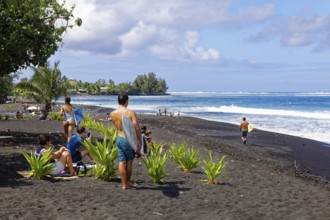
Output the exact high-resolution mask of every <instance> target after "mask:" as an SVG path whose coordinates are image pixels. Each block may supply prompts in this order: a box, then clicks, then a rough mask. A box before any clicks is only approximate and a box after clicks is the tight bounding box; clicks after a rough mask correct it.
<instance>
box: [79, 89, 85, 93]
mask: <svg viewBox="0 0 330 220" xmlns="http://www.w3.org/2000/svg"><path fill="white" fill-rule="evenodd" d="M78 92H79V93H86V92H87V91H86V90H85V89H78Z"/></svg>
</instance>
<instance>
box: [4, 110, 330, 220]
mask: <svg viewBox="0 0 330 220" xmlns="http://www.w3.org/2000/svg"><path fill="white" fill-rule="evenodd" d="M75 106H78V105H75ZM1 107H3V106H2V105H0V110H1ZM81 107H83V108H84V110H85V112H86V113H89V114H91V115H92V116H93V117H94V118H95V119H96V120H98V119H100V118H101V117H104V116H105V114H106V112H108V111H109V110H111V109H108V108H102V107H97V106H81ZM138 120H139V123H140V125H145V126H147V128H148V129H150V130H152V134H151V137H152V138H153V139H154V140H155V141H156V142H157V143H163V144H165V145H166V146H167V147H168V146H169V145H170V144H171V143H172V142H174V143H176V144H180V143H182V142H186V143H187V144H188V146H189V147H192V146H195V147H197V148H201V149H202V150H201V156H202V158H201V159H203V158H207V156H208V151H209V150H210V151H211V152H212V155H213V157H214V159H215V160H218V159H219V158H220V157H221V156H223V155H225V156H226V163H227V166H226V167H225V169H224V173H223V174H221V175H220V176H219V177H218V178H217V179H218V180H219V184H218V185H208V184H203V183H201V180H203V179H205V176H204V175H203V170H202V169H201V166H202V165H203V164H201V165H200V167H199V168H196V169H195V170H194V172H193V173H185V172H183V171H182V170H181V169H179V168H178V166H177V165H176V164H174V163H173V162H172V161H171V160H170V159H168V162H167V165H166V172H168V173H169V174H170V176H168V177H167V178H165V180H164V183H163V184H153V183H152V182H151V181H150V178H149V177H148V175H147V171H146V168H145V167H144V165H143V163H142V161H141V159H135V160H134V162H133V175H132V178H133V180H134V181H136V182H137V183H138V184H139V185H138V186H137V187H135V188H129V189H128V190H126V191H123V190H121V189H120V180H118V179H117V180H114V181H102V180H95V179H94V178H92V177H81V178H76V179H73V180H54V179H51V178H50V179H46V180H41V181H38V180H35V179H33V178H29V179H25V178H23V177H21V176H19V175H18V174H17V171H25V170H27V169H28V164H27V163H26V161H25V159H24V158H23V156H22V155H21V153H20V152H19V150H18V147H21V148H23V149H24V150H26V151H30V150H34V149H35V147H36V138H37V136H38V135H39V134H40V133H50V134H51V139H52V141H53V144H54V146H57V145H58V144H63V127H62V122H61V121H49V120H47V121H40V120H37V119H32V120H16V119H11V120H7V121H6V120H1V121H0V136H12V137H13V138H3V139H0V149H1V150H0V158H2V160H0V193H1V194H2V197H1V198H0V205H1V207H2V209H1V210H0V215H1V216H3V217H4V218H5V219H13V218H16V219H31V218H36V216H37V219H43V218H46V217H47V218H51V219H72V217H74V216H79V218H81V219H123V218H124V219H152V220H154V219H156V220H157V219H327V218H328V216H329V215H330V210H329V208H328V207H329V206H330V201H329V197H330V184H329V183H330V169H329V167H330V164H329V163H330V159H329V158H330V149H329V148H327V147H322V146H321V145H320V144H321V143H320V142H317V141H313V140H309V139H304V138H299V137H295V136H290V135H283V134H278V133H273V132H267V131H262V130H258V129H256V130H254V131H253V132H252V133H251V134H250V135H249V136H248V138H249V145H248V146H245V145H243V144H242V143H241V139H240V131H239V129H238V126H235V125H232V124H228V123H220V122H214V121H206V120H202V119H198V118H191V117H169V116H155V115H142V114H141V115H140V114H139V115H138ZM103 123H105V124H106V125H112V122H110V121H103ZM8 129H9V130H10V131H8ZM92 136H93V137H95V138H100V139H102V137H101V135H100V134H97V133H93V132H92ZM311 149H312V150H311ZM295 161H296V163H295ZM59 194H60V195H69V196H59ZM141 201H143V202H141ZM155 201H157V202H155ZM40 204H42V207H40ZM127 207H130V208H129V209H127Z"/></svg>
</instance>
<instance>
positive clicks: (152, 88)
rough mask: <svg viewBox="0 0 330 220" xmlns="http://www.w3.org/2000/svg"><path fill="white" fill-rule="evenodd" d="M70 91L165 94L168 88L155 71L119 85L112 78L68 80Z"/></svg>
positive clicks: (114, 93) (108, 93) (77, 92)
mask: <svg viewBox="0 0 330 220" xmlns="http://www.w3.org/2000/svg"><path fill="white" fill-rule="evenodd" d="M67 84H68V93H70V94H90V95H117V94H119V93H123V92H125V93H127V94H128V95H165V94H166V92H167V89H168V86H167V84H166V81H165V80H164V79H162V78H157V76H156V74H155V73H154V72H149V73H148V74H142V75H138V76H137V77H136V78H135V80H134V81H133V83H132V82H126V83H124V82H122V83H119V84H118V85H116V84H115V82H114V81H113V80H112V79H109V80H108V81H106V80H105V79H99V80H97V81H96V82H95V83H90V82H82V81H81V80H79V81H77V80H67Z"/></svg>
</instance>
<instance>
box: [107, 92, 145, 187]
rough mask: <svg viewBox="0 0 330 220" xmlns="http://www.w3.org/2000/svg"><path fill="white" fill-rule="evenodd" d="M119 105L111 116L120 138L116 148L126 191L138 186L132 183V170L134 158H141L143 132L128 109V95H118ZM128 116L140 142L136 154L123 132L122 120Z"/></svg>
mask: <svg viewBox="0 0 330 220" xmlns="http://www.w3.org/2000/svg"><path fill="white" fill-rule="evenodd" d="M118 104H119V107H118V108H117V109H116V110H114V111H113V112H111V114H110V116H111V119H112V121H113V123H114V124H115V126H116V128H117V133H118V138H117V142H116V146H117V149H118V161H119V165H118V171H119V174H120V178H121V183H122V186H121V188H122V189H124V190H125V189H126V188H127V187H130V186H136V185H137V184H136V183H134V182H132V181H131V176H132V170H133V160H134V157H139V156H140V153H139V152H140V148H141V146H142V139H141V131H140V126H139V123H138V121H137V117H136V114H135V112H134V111H132V110H130V109H128V108H127V106H128V95H127V94H120V95H118ZM123 116H126V117H127V118H128V119H130V120H131V121H132V123H133V125H134V128H135V131H136V136H137V140H138V142H139V143H138V146H137V150H136V152H134V151H133V149H132V148H131V147H130V146H129V144H128V142H127V140H126V138H125V134H124V131H123V125H122V123H123V122H122V118H123Z"/></svg>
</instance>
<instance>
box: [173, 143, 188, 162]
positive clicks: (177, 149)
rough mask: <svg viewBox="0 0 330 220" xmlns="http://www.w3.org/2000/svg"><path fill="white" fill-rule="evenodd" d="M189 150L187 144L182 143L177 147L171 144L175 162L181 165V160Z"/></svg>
mask: <svg viewBox="0 0 330 220" xmlns="http://www.w3.org/2000/svg"><path fill="white" fill-rule="evenodd" d="M186 149H187V144H186V143H181V144H179V145H178V146H176V145H175V144H174V143H173V142H172V143H171V144H170V154H171V159H172V161H173V162H175V163H177V164H180V162H179V161H180V158H181V156H182V155H183V154H184V152H185V151H186Z"/></svg>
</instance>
